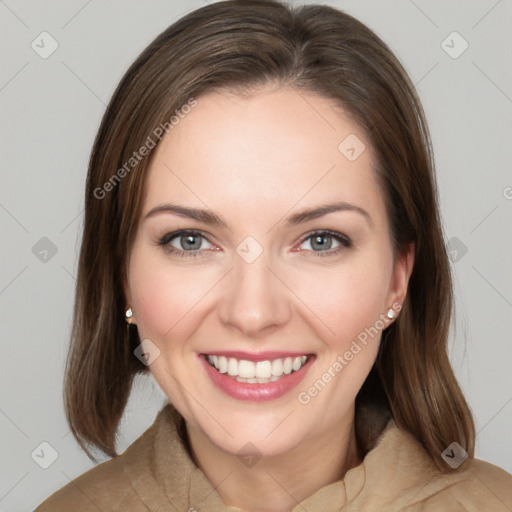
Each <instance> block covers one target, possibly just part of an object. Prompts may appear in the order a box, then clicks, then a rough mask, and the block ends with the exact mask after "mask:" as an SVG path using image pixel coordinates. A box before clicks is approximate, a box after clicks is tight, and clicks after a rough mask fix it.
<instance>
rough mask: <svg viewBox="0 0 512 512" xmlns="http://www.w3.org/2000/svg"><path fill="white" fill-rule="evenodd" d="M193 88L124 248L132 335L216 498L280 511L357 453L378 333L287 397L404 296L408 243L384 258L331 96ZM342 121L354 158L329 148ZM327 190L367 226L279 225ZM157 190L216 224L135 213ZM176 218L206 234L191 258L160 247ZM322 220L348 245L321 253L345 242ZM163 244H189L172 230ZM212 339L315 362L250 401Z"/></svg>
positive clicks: (321, 200) (367, 176)
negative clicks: (248, 462) (211, 362)
mask: <svg viewBox="0 0 512 512" xmlns="http://www.w3.org/2000/svg"><path fill="white" fill-rule="evenodd" d="M197 100H198V105H197V107H195V108H194V109H193V110H192V111H191V112H190V113H189V114H188V115H187V116H186V117H185V118H184V119H182V120H181V121H180V123H179V124H178V125H177V126H176V127H175V128H174V129H173V130H172V131H171V132H169V134H168V135H167V136H166V137H165V138H164V139H163V140H162V142H161V143H160V144H159V145H158V146H157V148H156V149H155V153H154V154H153V156H152V161H151V165H150V168H149V170H148V175H147V178H146V180H147V182H146V190H145V197H144V203H143V208H142V215H141V218H140V222H139V226H138V230H137V234H136V237H135V241H134V244H133V248H132V251H131V254H130V257H129V265H128V275H127V280H126V282H125V294H126V300H127V306H130V307H131V308H132V311H133V318H132V319H131V322H133V323H136V324H137V326H138V331H139V335H140V339H141V340H143V339H150V340H151V341H152V342H153V343H154V344H155V345H156V346H157V347H158V348H159V350H160V355H159V357H157V358H156V359H155V361H154V362H153V363H152V364H151V365H150V366H149V368H150V371H151V374H152V375H153V376H154V378H155V379H156V381H157V382H158V384H159V385H160V387H161V388H162V390H163V391H164V393H165V394H166V395H167V396H168V398H169V400H170V402H172V403H173V404H174V405H175V407H176V408H177V409H178V410H179V411H180V413H181V414H182V415H183V416H184V418H185V420H186V422H187V431H188V435H189V439H190V444H191V448H192V455H193V458H194V460H195V462H196V464H197V465H198V466H199V467H200V468H201V469H202V470H203V472H204V473H205V474H206V476H207V477H208V478H209V480H210V481H211V482H212V483H213V484H214V485H215V486H218V487H217V491H218V492H219V494H220V496H221V498H222V499H223V501H224V503H225V504H226V505H233V506H237V507H240V508H242V509H243V510H245V511H248V512H255V511H266V512H270V511H272V512H274V511H276V512H277V511H289V510H291V509H292V508H293V507H294V506H296V505H297V503H299V502H301V501H302V500H304V499H306V498H307V497H308V496H310V495H312V494H313V493H314V492H315V491H317V490H318V489H320V488H321V487H323V486H325V485H327V484H329V483H331V482H334V481H336V480H339V479H340V478H343V476H344V474H345V473H346V471H347V470H348V469H350V468H352V467H354V466H356V465H357V464H359V463H360V462H361V461H360V459H359V457H358V455H357V446H356V441H355V434H354V401H355V397H356V394H357V392H358V390H359V389H360V387H361V386H362V384H363V382H364V380H365V378H366V376H367V375H368V372H369V371H370V369H371V367H372V365H373V362H374V360H375V357H376V355H377V351H378V347H379V342H380V337H381V336H380V333H379V334H378V335H377V336H374V337H373V338H370V340H369V342H368V343H367V345H366V346H362V345H361V346H362V347H363V348H362V350H361V351H360V352H359V353H358V354H357V355H355V356H354V357H353V359H352V360H351V361H349V362H348V364H347V365H346V366H345V367H344V368H343V370H342V371H340V372H335V373H334V374H335V377H333V378H332V379H331V380H330V382H328V384H327V385H326V386H325V387H324V388H323V389H322V390H321V391H320V392H319V393H318V394H317V395H316V396H314V397H312V398H311V400H310V402H309V403H308V404H305V405H304V404H301V403H300V402H299V401H298V399H297V395H298V393H299V392H300V391H307V390H308V388H309V387H310V386H312V385H313V383H314V382H315V381H317V380H318V379H320V378H321V377H322V375H323V374H324V373H325V372H326V371H328V370H329V368H332V366H333V363H334V361H336V358H337V357H338V356H339V355H343V354H344V353H345V352H346V351H347V350H348V349H349V348H350V346H351V343H352V341H353V340H354V339H356V337H357V336H358V334H359V333H361V332H363V331H364V330H365V328H368V327H370V326H373V325H375V322H376V320H378V319H379V318H382V316H379V315H382V314H385V312H386V311H387V310H388V309H389V308H390V307H391V306H392V305H393V304H395V303H398V304H402V303H403V301H404V298H405V294H406V291H407V284H408V280H409V276H410V273H411V271H412V265H413V247H412V246H411V247H410V248H409V251H408V252H406V253H404V254H403V255H401V256H400V257H398V258H397V259H396V261H395V263H393V256H392V249H391V240H390V237H389V224H388V219H387V214H386V211H385V206H384V198H383V196H382V191H381V190H380V189H379V187H378V185H377V182H376V180H375V175H374V170H373V166H374V165H375V162H374V159H373V156H372V152H371V148H370V146H369V143H368V141H367V140H366V139H365V136H364V133H363V132H362V131H361V129H360V128H359V127H358V126H357V125H356V124H355V123H354V122H353V121H351V120H350V118H349V117H348V116H346V115H344V113H343V111H342V110H340V109H339V108H335V106H334V104H333V102H332V101H330V100H328V99H326V98H323V97H321V96H317V95H314V94H312V93H304V92H300V94H299V93H298V92H297V91H295V90H294V89H292V88H289V87H281V88H275V87H274V88H270V87H269V88H266V89H264V90H261V91H260V92H258V93H255V94H253V95H251V96H248V97H241V96H235V95H234V94H228V93H227V92H209V93H207V94H205V95H203V96H200V97H199V98H197ZM349 134H355V135H356V136H357V137H358V138H359V139H360V140H361V141H363V143H364V144H365V146H366V150H365V151H363V153H362V154H361V155H360V156H359V157H358V158H357V159H356V160H355V161H352V162H351V161H349V160H348V159H347V158H346V157H345V156H344V154H342V153H341V152H340V151H339V150H338V145H339V144H340V142H341V141H343V140H344V139H345V137H347V136H348V135H349ZM335 201H346V202H348V203H350V204H352V205H357V206H359V207H361V208H363V209H364V210H366V211H367V212H368V214H369V215H370V217H371V224H370V223H369V222H368V221H367V220H366V218H365V216H364V215H361V214H359V213H357V212H354V211H338V212H333V213H329V214H327V215H325V216H322V217H319V218H317V219H315V220H309V221H307V222H305V223H303V224H299V225H295V226H291V227H290V226H285V225H284V222H285V220H286V218H287V217H288V216H290V215H292V214H293V213H296V212H298V211H299V210H302V209H305V208H311V207H315V206H318V205H321V204H325V203H330V202H335ZM165 203H173V204H174V203H176V204H181V205H186V206H189V207H196V208H206V209H210V210H213V211H214V212H216V213H217V214H218V215H219V216H221V217H222V219H224V221H225V222H226V224H227V227H222V226H211V225H207V224H204V223H203V222H200V221H197V220H193V219H188V218H184V217H180V216H177V215H175V214H172V213H169V212H165V213H158V214H153V215H151V216H149V217H146V215H147V214H148V212H149V211H151V210H152V209H153V208H155V207H157V206H159V205H162V204H165ZM180 229H193V230H199V231H201V233H202V234H203V235H204V237H205V238H201V237H199V241H202V244H201V246H200V249H199V250H197V249H195V251H196V253H200V254H201V255H200V256H198V257H196V258H194V257H179V256H177V255H174V254H172V253H169V252H168V251H166V250H165V248H164V247H162V246H159V245H158V241H159V240H160V239H161V238H162V237H163V236H164V235H166V234H167V233H170V232H173V231H176V230H180ZM317 229H318V230H322V229H329V230H332V231H335V232H338V233H341V234H344V235H346V236H347V237H349V238H350V239H351V241H352V246H351V247H349V248H343V249H342V250H341V252H339V253H338V254H331V255H327V256H324V257H322V256H318V253H323V254H325V253H326V251H327V252H328V251H331V252H332V251H334V250H336V249H337V248H339V247H340V246H341V244H340V242H338V241H337V240H336V239H334V238H329V237H328V236H327V239H326V242H327V244H329V243H332V245H331V246H330V248H329V246H328V245H327V247H325V248H324V249H322V248H321V247H320V248H318V246H313V245H312V244H313V241H314V237H312V238H307V236H306V235H308V234H310V233H311V231H313V230H317ZM247 236H252V237H253V238H254V239H255V240H256V241H257V242H258V244H259V245H260V246H261V248H262V249H263V252H262V254H261V255H260V256H259V257H258V258H257V259H256V260H255V261H253V262H252V263H248V262H246V261H245V260H244V259H243V258H242V257H240V256H239V255H238V254H237V252H236V249H237V247H238V246H239V244H240V243H241V242H242V241H243V240H244V239H245V238H246V237H247ZM181 241H182V242H183V239H181ZM185 243H186V239H185ZM193 243H194V241H192V245H193ZM168 245H172V246H173V247H174V248H176V249H178V250H179V249H181V250H182V251H183V252H185V251H186V248H187V247H190V244H189V245H183V244H182V243H180V236H178V237H176V238H174V239H173V240H172V241H171V242H169V244H168ZM341 247H343V246H341ZM251 250H253V249H251ZM188 253H190V250H189V251H188ZM389 322H390V321H388V322H387V324H386V325H389ZM215 350H219V351H220V350H242V351H248V352H258V351H265V350H288V351H298V352H304V353H311V354H315V356H316V359H315V361H314V363H313V365H312V366H311V367H310V369H309V372H308V373H307V375H306V378H305V379H304V380H303V381H302V382H301V383H300V384H299V385H298V387H297V388H295V389H293V390H292V391H291V392H289V393H287V394H286V395H285V396H283V397H280V398H278V399H275V400H271V401H267V402H259V403H247V402H242V401H239V400H236V399H234V398H231V397H228V396H227V395H225V394H224V393H223V392H221V391H220V390H219V389H217V388H216V387H215V386H214V385H213V384H212V382H211V381H210V379H209V377H208V376H207V374H206V372H205V370H204V368H203V366H202V364H201V363H200V360H199V359H198V354H199V353H202V352H206V351H215ZM331 372H332V370H331ZM248 442H251V443H252V444H253V445H254V446H255V447H256V450H257V454H258V455H260V456H261V459H260V460H259V461H258V462H257V463H256V464H255V465H254V466H252V467H246V466H245V465H244V464H242V463H241V461H240V460H239V458H238V457H237V453H238V452H239V450H240V449H241V448H242V447H243V446H244V445H246V443H248Z"/></svg>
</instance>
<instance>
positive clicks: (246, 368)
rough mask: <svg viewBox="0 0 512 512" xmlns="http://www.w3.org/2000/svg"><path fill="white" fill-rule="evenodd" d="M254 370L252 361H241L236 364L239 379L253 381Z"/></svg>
mask: <svg viewBox="0 0 512 512" xmlns="http://www.w3.org/2000/svg"><path fill="white" fill-rule="evenodd" d="M255 373H256V371H255V368H254V363H253V362H252V361H246V360H245V359H242V360H241V361H240V362H239V363H238V375H239V377H243V378H244V379H253V378H254V376H255Z"/></svg>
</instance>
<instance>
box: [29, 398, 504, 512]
mask: <svg viewBox="0 0 512 512" xmlns="http://www.w3.org/2000/svg"><path fill="white" fill-rule="evenodd" d="M462 467H464V468H465V469H464V470H462ZM75 511H80V512H89V511H90V512H98V511H101V512H107V511H119V512H143V511H144V512H147V511H151V512H170V511H180V512H242V511H241V509H239V508H237V507H234V506H226V505H225V504H224V503H223V502H222V499H221V497H220V495H219V494H218V493H217V491H216V490H215V488H214V486H213V485H212V483H211V482H210V481H209V480H208V479H207V478H206V476H205V475H204V473H203V472H202V471H201V470H200V469H199V468H198V467H197V466H196V465H195V464H194V462H193V460H192V459H191V458H190V456H189V453H188V450H187V448H186V446H185V445H184V443H183V441H182V439H181V438H180V436H179V435H178V431H177V428H176V423H175V421H173V419H172V406H170V405H166V406H165V407H164V408H163V409H162V410H161V411H160V412H159V413H158V415H157V417H156V419H155V421H154V423H153V425H152V426H151V427H149V428H148V429H147V430H146V431H145V432H144V433H143V434H142V435H141V436H140V437H139V438H138V439H137V440H136V441H135V442H134V443H132V444H131V445H130V446H129V447H128V448H127V449H126V451H125V452H124V453H123V454H121V455H120V456H119V457H116V458H114V459H112V460H109V461H107V462H103V463H101V464H99V465H98V466H96V467H94V468H92V469H90V470H89V471H87V472H86V473H84V474H82V475H80V476H79V477H77V478H76V479H74V480H73V481H72V482H70V483H69V484H67V485H66V486H64V487H63V488H61V489H60V490H58V491H57V492H55V493H54V494H52V495H51V496H50V497H49V498H47V499H46V500H45V501H44V502H43V503H42V504H41V505H39V507H38V508H36V510H35V512H75ZM299 511H300V512H355V511H361V512H362V511H364V512H420V511H421V512H443V511H449V512H463V511H471V512H487V511H488V512H512V475H510V474H509V473H507V472H506V471H504V470H502V469H500V468H498V467H496V466H494V465H492V464H488V463H487V462H483V461H481V460H476V459H475V460H473V461H471V462H466V463H465V464H464V465H463V466H461V468H460V469H459V470H454V471H453V472H451V473H448V474H442V473H441V472H439V470H437V468H436V467H435V465H434V463H433V462H432V461H431V459H430V457H429V456H428V455H427V453H426V452H425V450H424V449H423V448H422V447H421V445H420V444H419V443H418V442H417V441H416V439H415V438H414V437H413V436H412V435H410V434H409V433H407V432H405V431H403V430H400V429H398V428H397V427H396V425H395V423H394V421H393V420H390V421H389V423H388V425H387V427H386V428H385V429H384V431H383V433H382V434H381V436H380V437H379V440H378V443H377V445H376V446H375V448H374V449H373V450H371V451H370V452H368V454H367V455H366V457H365V458H364V460H363V462H362V463H361V464H360V465H358V466H356V467H355V468H352V469H351V470H349V471H348V472H347V473H346V474H345V477H344V479H343V480H340V481H337V482H334V483H332V484H329V485H327V486H325V487H322V488H321V489H319V490H318V491H316V492H315V493H314V494H313V495H311V496H310V497H309V498H307V499H306V500H304V501H302V502H301V503H298V504H297V506H296V507H294V508H293V510H292V511H291V512H299Z"/></svg>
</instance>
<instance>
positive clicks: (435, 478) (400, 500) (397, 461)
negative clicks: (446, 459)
mask: <svg viewBox="0 0 512 512" xmlns="http://www.w3.org/2000/svg"><path fill="white" fill-rule="evenodd" d="M384 468H386V469H385V470H383V469H384ZM365 479H366V482H367V483H368V485H369V486H370V487H371V489H369V491H370V490H371V491H375V490H376V489H377V490H378V491H379V492H380V493H382V494H384V495H386V496H387V499H388V500H389V499H390V498H392V500H391V501H392V502H393V510H402V511H403V512H420V511H421V512H440V511H445V510H446V511H447V510H449V511H450V512H487V511H489V512H491V511H492V512H511V511H512V475H511V474H510V473H508V472H507V471H505V470H503V469H501V468H499V467H498V466H495V465H493V464H490V463H488V462H485V461H483V460H480V459H471V460H466V461H465V462H463V463H462V464H461V465H460V467H458V468H456V469H453V470H450V471H449V472H442V471H440V470H439V468H437V467H436V465H435V464H434V462H433V460H432V459H431V457H430V456H429V455H428V453H427V452H426V451H425V449H424V448H423V446H422V445H421V444H420V442H419V441H418V440H417V439H416V438H415V437H414V436H413V435H412V434H410V433H409V432H407V431H405V430H402V429H399V428H397V426H396V425H395V423H394V421H390V422H389V424H388V426H387V428H386V429H385V431H384V432H383V434H382V435H381V437H380V439H379V442H378V443H377V446H376V448H375V449H374V450H372V451H371V452H370V453H369V454H368V456H367V458H366V459H365ZM369 494H374V493H372V492H370V493H369ZM393 498H394V499H393ZM385 510H388V509H385Z"/></svg>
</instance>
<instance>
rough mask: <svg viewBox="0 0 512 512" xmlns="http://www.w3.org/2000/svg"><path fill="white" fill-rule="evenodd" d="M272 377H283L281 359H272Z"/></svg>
mask: <svg viewBox="0 0 512 512" xmlns="http://www.w3.org/2000/svg"><path fill="white" fill-rule="evenodd" d="M304 357H305V356H304ZM272 375H274V376H275V377H281V375H283V360H282V359H274V360H273V361H272Z"/></svg>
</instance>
